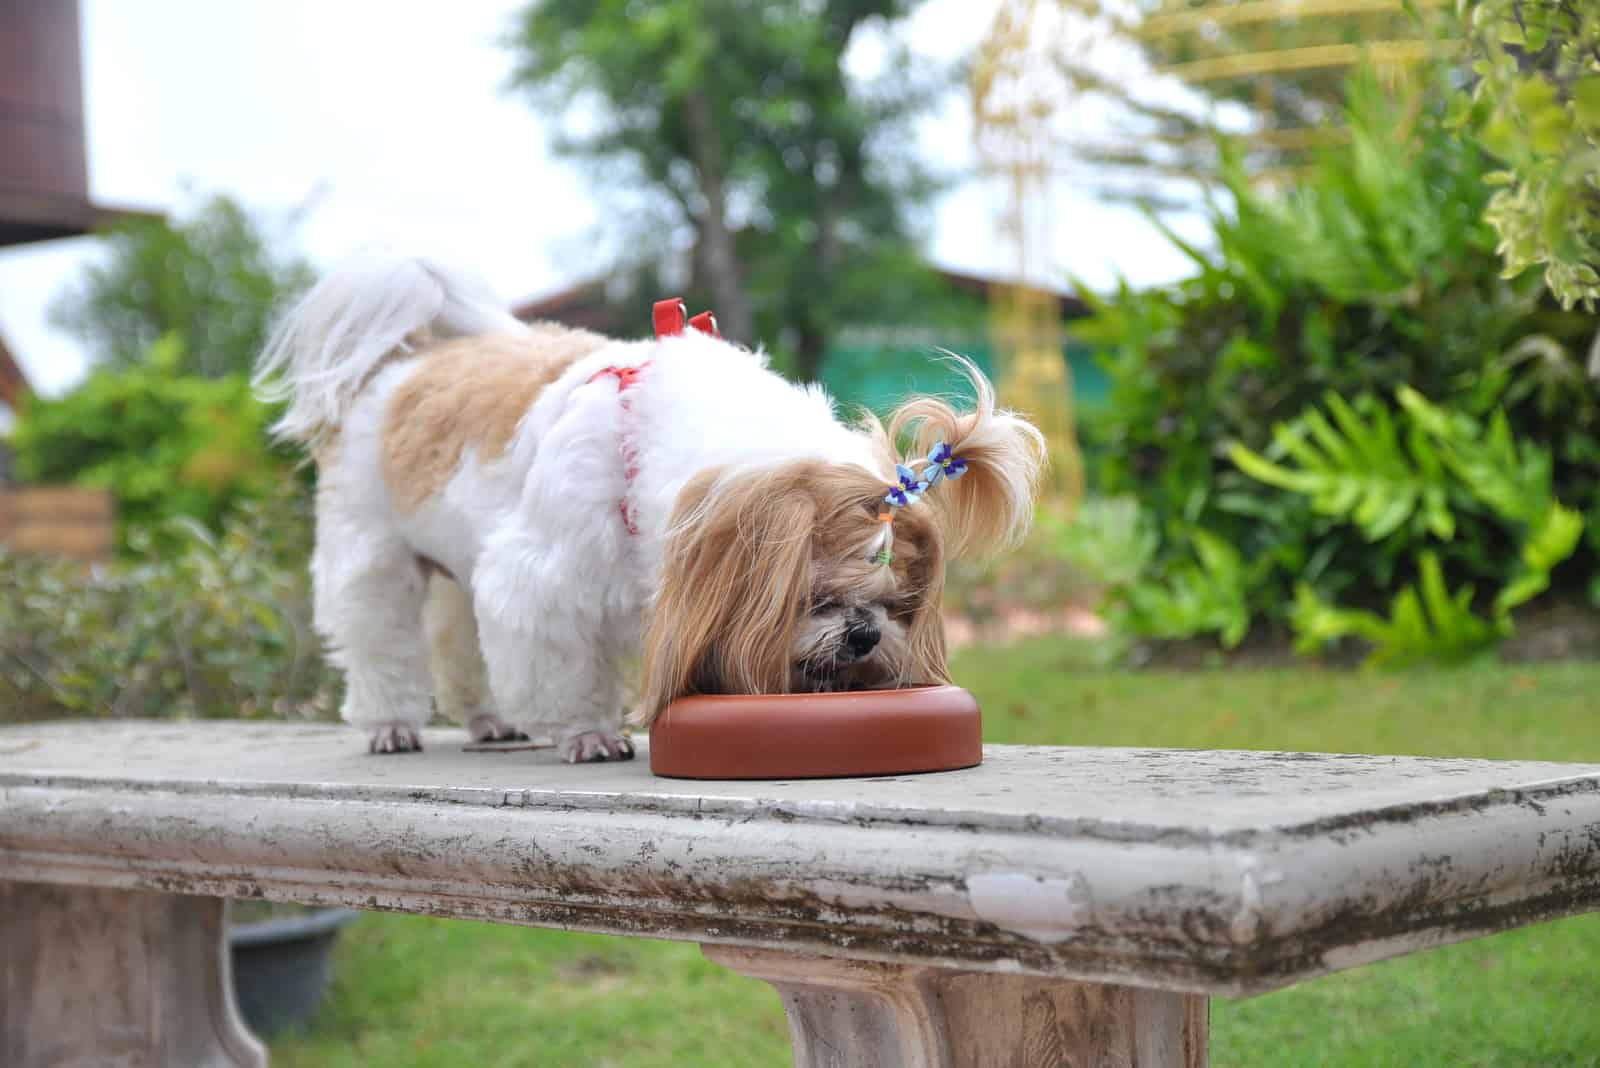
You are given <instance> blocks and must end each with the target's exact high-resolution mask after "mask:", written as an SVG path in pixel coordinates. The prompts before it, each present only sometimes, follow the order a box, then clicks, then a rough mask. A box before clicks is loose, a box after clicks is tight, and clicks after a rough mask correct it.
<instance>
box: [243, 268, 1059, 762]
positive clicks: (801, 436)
mask: <svg viewBox="0 0 1600 1068" xmlns="http://www.w3.org/2000/svg"><path fill="white" fill-rule="evenodd" d="M968 371H969V374H970V375H971V377H972V380H973V384H974V386H975V388H976V390H977V408H976V410H975V411H971V412H957V411H955V410H954V409H952V408H951V407H950V406H948V405H947V404H945V403H943V402H942V401H938V400H934V399H931V398H919V399H915V400H912V401H910V402H908V403H907V404H906V405H904V406H903V407H901V408H900V409H899V410H898V411H897V412H896V413H895V415H894V417H893V419H892V420H891V421H890V424H889V426H888V427H887V428H885V427H883V426H881V425H880V424H878V423H877V421H876V420H873V419H871V418H870V417H866V418H865V419H864V420H863V422H862V423H861V424H859V425H856V426H850V425H847V424H845V423H843V422H841V421H840V420H839V418H838V417H837V416H836V414H835V412H834V406H833V404H832V402H831V401H830V400H829V399H828V397H827V396H826V395H825V394H824V393H823V392H822V391H821V390H820V389H819V388H817V387H808V386H797V385H793V384H791V383H789V382H787V381H785V380H784V379H783V378H781V377H780V376H778V375H777V374H776V373H774V372H773V371H771V370H769V369H768V368H767V366H766V364H765V361H764V359H763V357H762V356H761V355H760V354H759V353H752V352H749V351H746V350H744V349H742V348H739V347H737V346H735V345H733V344H730V343H728V342H726V341H723V340H720V339H719V338H716V337H713V336H711V335H709V334H706V333H701V332H699V331H697V330H694V329H689V330H687V331H685V332H684V333H682V334H681V335H677V336H665V337H658V338H655V339H653V340H643V341H613V340H609V339H607V338H604V337H600V336H598V335H595V334H591V333H587V332H584V331H579V330H570V329H566V328H564V327H560V326H554V325H533V326H527V325H524V324H522V323H521V322H519V321H517V320H516V319H514V318H513V317H511V316H510V315H509V314H507V313H506V312H505V311H504V310H502V308H501V307H500V306H499V305H498V304H497V303H496V302H495V301H494V299H493V298H492V297H491V296H490V295H489V294H488V293H487V292H486V291H485V290H484V289H482V288H481V287H479V286H478V285H476V284H475V283H474V282H472V281H470V280H468V279H465V278H463V277H460V276H457V275H455V274H451V273H449V272H447V271H445V270H443V269H441V268H439V267H437V266H435V265H432V264H430V263H427V262H424V261H418V260H401V261H390V262H383V263H369V264H366V265H362V266H352V267H348V268H346V269H343V270H339V271H335V272H333V273H331V274H329V275H328V276H326V277H324V278H323V279H322V281H321V282H320V283H318V284H317V285H316V286H315V287H314V288H313V289H312V290H311V292H310V293H309V294H308V295H307V296H306V297H305V298H304V299H303V300H302V301H301V302H300V303H299V304H298V306H296V307H295V308H294V309H292V310H291V311H290V313H289V314H288V316H287V317H286V318H285V319H284V321H283V322H282V323H281V324H280V325H279V327H278V329H277V331H276V333H275V335H274V336H273V338H272V340H271V342H270V344H269V345H268V347H267V350H266V352H265V353H264V354H263V356H262V360H261V364H260V368H259V372H258V376H257V382H258V385H259V386H260V387H261V388H262V389H263V391H264V392H266V393H268V394H269V395H271V394H276V395H277V396H279V397H286V398H287V399H288V401H289V404H288V408H287V410H286V412H285V414H284V416H283V419H282V420H281V422H280V423H279V424H278V426H277V428H276V429H277V431H278V433H279V434H281V435H282V436H284V437H286V438H290V439H293V440H295V441H299V442H302V443H304V444H305V445H306V446H307V447H308V449H309V450H310V452H311V454H312V455H313V456H314V457H315V459H316V463H317V467H318V478H319V482H318V489H317V540H316V550H315V555H314V558H313V560H312V574H313V577H314V579H315V586H316V604H315V612H316V622H317V628H318V630H319V632H320V633H321V634H322V635H323V637H324V638H325V639H326V640H327V642H328V643H329V646H330V649H331V654H332V656H333V658H334V660H335V662H336V663H337V664H338V665H339V667H341V668H342V669H343V671H344V675H345V683H346V695H345V702H344V708H343V715H344V718H345V719H346V720H348V721H349V722H351V723H353V724H356V725H357V726H360V727H363V728H365V729H367V730H368V731H369V732H370V735H371V749H372V751H373V752H401V751H405V750H410V749H417V748H420V745H421V742H420V734H419V731H420V728H421V727H422V725H423V723H424V722H426V721H427V720H428V718H429V717H430V714H431V711H432V709H431V705H430V701H437V704H438V706H439V708H440V710H441V711H443V712H445V713H447V714H448V715H450V716H452V717H453V718H455V719H457V720H458V721H459V722H462V723H464V724H466V726H467V729H468V731H469V732H470V733H471V735H472V737H473V738H474V739H478V740H486V739H504V738H513V737H519V736H521V735H522V734H524V733H533V732H537V733H539V734H541V735H550V736H553V737H554V738H555V739H556V740H557V742H558V744H559V746H560V751H561V753H562V755H563V757H564V758H565V759H567V760H569V761H587V760H608V759H627V758H629V757H631V756H632V755H633V750H632V747H631V746H630V745H629V743H628V741H627V740H626V738H624V737H623V735H622V733H621V728H622V724H623V718H624V689H623V671H622V667H623V664H624V661H625V660H627V659H628V658H629V657H630V656H631V655H632V653H633V652H634V651H635V650H636V649H639V648H640V646H641V644H642V653H643V685H642V703H641V705H640V714H641V717H642V718H643V719H644V720H645V721H646V722H648V720H649V719H650V718H651V717H653V716H654V715H655V714H656V713H657V712H659V711H660V709H662V708H663V707H665V705H666V704H667V702H669V701H670V700H672V699H673V698H675V697H678V696H680V695H683V694H690V693H773V692H792V691H825V690H835V689H849V688H880V687H893V686H902V685H911V684H920V683H939V682H945V681H948V679H947V669H946V662H945V642H944V631H943V624H942V621H941V617H940V612H939V600H940V594H941V591H942V589H943V585H944V563H945V555H946V552H947V551H949V552H954V553H963V552H969V551H970V552H988V551H990V550H993V549H997V548H1000V547H1001V546H1003V545H1004V544H1006V543H1008V542H1011V541H1013V540H1014V539H1015V538H1017V537H1018V536H1020V535H1021V534H1022V533H1023V532H1024V530H1025V529H1026V527H1027V524H1028V522H1029V519H1030V516H1031V513H1032V507H1033V498H1034V492H1035V486H1036V482H1037V478H1038V474H1039V469H1040V464H1041V458H1042V455H1043V449H1042V439H1041V438H1040V435H1039V433H1038V432H1037V431H1036V430H1035V429H1034V428H1033V427H1032V426H1030V425H1028V424H1027V423H1026V422H1024V421H1023V420H1021V419H1019V418H1018V417H1016V416H1014V415H1011V414H1008V413H1005V412H1001V411H997V410H996V409H995V406H994V396H993V392H992V390H991V389H990V388H989V385H988V383H987V382H986V381H984V379H983V378H982V376H981V375H979V374H978V372H977V371H976V370H975V369H972V368H970V366H969V367H968ZM908 436H911V437H912V439H913V440H915V441H916V443H917V445H918V446H919V448H920V449H921V450H922V451H921V452H920V453H919V454H918V455H927V452H928V450H929V449H931V448H932V446H933V444H934V442H936V441H943V442H945V443H947V444H948V445H949V446H950V447H951V448H950V451H951V452H952V453H953V454H954V455H956V456H958V457H960V458H961V459H963V460H964V461H965V463H966V465H967V469H966V472H965V474H964V476H963V477H961V478H960V479H959V480H955V481H947V482H945V483H943V484H941V485H939V486H937V487H936V488H935V489H933V490H931V491H929V492H928V493H927V494H926V495H925V502H924V503H922V504H919V505H918V506H916V507H903V508H899V509H897V510H893V511H892V513H889V514H892V515H893V516H894V519H893V521H892V522H891V523H890V524H889V526H888V527H887V528H885V526H884V525H883V523H882V522H881V520H880V514H882V513H886V512H888V510H886V509H885V507H884V504H883V502H884V499H885V493H886V491H887V490H888V489H889V488H890V487H891V486H892V485H894V484H895V482H896V461H897V458H898V457H897V454H896V450H895V448H894V445H893V443H894V442H897V441H899V440H901V439H902V438H905V437H908ZM886 529H887V532H888V533H887V535H885V536H886V537H888V538H890V539H892V541H891V546H892V552H881V551H880V542H881V541H882V540H883V539H882V537H881V536H880V532H882V531H885V530H886ZM885 557H889V559H888V560H887V562H885ZM430 588H431V589H430Z"/></svg>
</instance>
